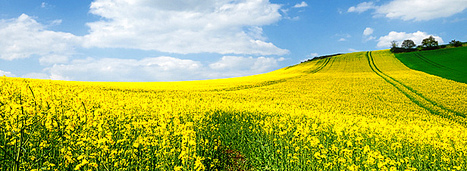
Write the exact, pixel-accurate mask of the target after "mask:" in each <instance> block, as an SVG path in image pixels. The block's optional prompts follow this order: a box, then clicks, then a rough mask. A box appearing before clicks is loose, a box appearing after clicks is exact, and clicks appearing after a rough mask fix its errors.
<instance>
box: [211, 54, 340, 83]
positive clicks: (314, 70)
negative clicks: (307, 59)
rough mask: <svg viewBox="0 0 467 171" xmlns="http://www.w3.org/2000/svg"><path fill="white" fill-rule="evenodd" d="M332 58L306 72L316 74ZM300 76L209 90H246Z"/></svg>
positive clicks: (325, 59)
mask: <svg viewBox="0 0 467 171" xmlns="http://www.w3.org/2000/svg"><path fill="white" fill-rule="evenodd" d="M330 61H331V60H330V58H324V59H323V61H322V62H321V61H319V62H318V63H319V66H318V67H317V68H315V69H312V70H309V71H306V73H308V74H314V73H317V72H319V71H321V70H322V69H324V68H325V67H326V66H328V64H329V63H330ZM332 63H333V62H331V65H332ZM299 77H302V76H301V75H300V76H295V77H290V78H284V79H278V80H272V81H263V82H259V83H256V84H247V85H239V86H235V87H229V88H222V89H214V90H209V91H238V90H246V89H252V88H258V87H265V86H270V85H274V84H278V83H283V82H286V81H288V80H290V79H294V78H299Z"/></svg>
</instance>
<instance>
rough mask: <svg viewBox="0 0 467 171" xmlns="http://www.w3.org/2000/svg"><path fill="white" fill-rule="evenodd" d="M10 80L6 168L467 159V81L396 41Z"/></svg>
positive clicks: (392, 166) (374, 164) (348, 166)
mask: <svg viewBox="0 0 467 171" xmlns="http://www.w3.org/2000/svg"><path fill="white" fill-rule="evenodd" d="M422 55H424V56H425V57H426V56H429V55H428V54H422ZM426 58H429V57H426ZM430 60H431V59H430ZM432 61H435V60H434V59H432ZM436 62H437V61H436ZM439 63H440V62H439ZM441 65H443V66H448V64H444V63H441ZM452 69H456V67H452ZM0 85H1V87H0V92H1V93H0V114H1V115H0V135H1V136H0V148H1V150H0V159H1V160H0V170H15V169H17V170H23V169H24V170H32V169H38V170H39V169H46V170H47V169H49V170H52V169H57V170H87V169H91V170H205V169H206V170H215V169H219V170H320V169H322V170H372V169H375V170H466V169H467V141H466V140H467V127H466V124H467V119H466V114H467V108H466V106H467V84H464V83H460V82H456V81H452V80H449V79H445V78H442V77H439V76H435V75H430V74H427V73H425V72H421V71H417V70H413V69H411V68H409V67H407V66H406V65H404V64H403V63H402V62H400V61H399V60H398V59H397V58H396V57H395V56H394V55H393V54H392V53H390V52H389V51H388V50H383V51H372V52H357V53H349V54H342V55H337V56H333V57H330V58H323V59H319V60H313V61H310V62H305V63H302V64H298V65H295V66H291V67H286V68H283V69H280V70H276V71H273V72H270V73H266V74H260V75H254V76H248V77H239V78H230V79H217V80H204V81H187V82H156V83H150V82H148V83H109V82H68V81H51V80H35V79H22V78H8V77H3V78H1V79H0Z"/></svg>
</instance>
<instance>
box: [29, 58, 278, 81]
mask: <svg viewBox="0 0 467 171" xmlns="http://www.w3.org/2000/svg"><path fill="white" fill-rule="evenodd" d="M282 60H284V59H283V58H271V57H256V58H255V57H243V56H224V57H222V58H221V59H220V60H218V61H216V62H213V63H210V64H207V65H205V64H203V63H202V62H200V61H195V60H188V59H178V58H174V57H168V56H161V57H153V58H144V59H141V60H136V59H115V58H104V59H94V58H87V59H79V60H73V61H71V62H70V63H68V64H57V65H53V66H52V67H49V68H46V69H45V70H44V72H43V73H29V74H26V75H23V77H26V78H41V79H53V80H73V81H185V80H199V79H214V78H227V77H237V76H246V75H253V74H260V73H264V72H268V71H272V70H274V69H277V67H278V62H280V61H282Z"/></svg>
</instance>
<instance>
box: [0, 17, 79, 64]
mask: <svg viewBox="0 0 467 171" xmlns="http://www.w3.org/2000/svg"><path fill="white" fill-rule="evenodd" d="M52 23H55V24H58V21H53V22H52ZM0 37H1V39H0V59H4V60H14V59H21V58H28V57H30V56H32V55H39V56H41V60H42V61H44V62H46V63H55V62H64V61H66V60H67V57H68V56H70V55H71V54H73V53H74V49H75V47H76V46H79V45H80V41H81V39H80V38H79V37H77V36H75V35H73V34H70V33H64V32H54V31H49V30H46V29H45V27H44V26H43V25H42V24H40V23H38V22H36V20H34V19H33V18H31V17H29V16H28V15H26V14H22V15H21V16H19V17H18V18H15V19H10V20H0ZM55 57H60V58H58V59H55ZM64 58H66V59H64ZM55 60H57V61H55ZM41 63H42V62H41Z"/></svg>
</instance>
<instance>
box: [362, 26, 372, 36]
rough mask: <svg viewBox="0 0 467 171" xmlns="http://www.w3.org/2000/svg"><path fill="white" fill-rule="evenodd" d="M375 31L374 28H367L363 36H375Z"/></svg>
mask: <svg viewBox="0 0 467 171" xmlns="http://www.w3.org/2000/svg"><path fill="white" fill-rule="evenodd" d="M373 31H374V30H373V29H372V28H370V27H367V28H365V30H363V35H364V36H369V35H372V34H373Z"/></svg>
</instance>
